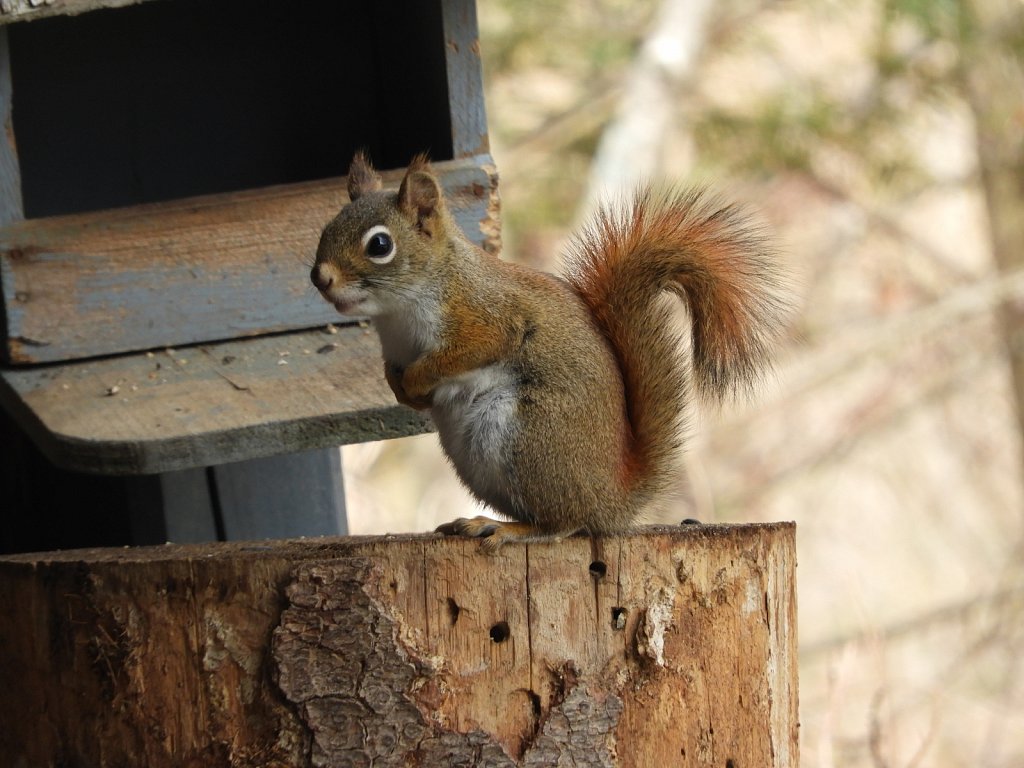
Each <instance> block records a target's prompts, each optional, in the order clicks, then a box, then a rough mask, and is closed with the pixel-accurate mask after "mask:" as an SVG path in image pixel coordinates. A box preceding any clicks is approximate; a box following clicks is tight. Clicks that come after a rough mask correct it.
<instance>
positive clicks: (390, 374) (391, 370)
mask: <svg viewBox="0 0 1024 768" xmlns="http://www.w3.org/2000/svg"><path fill="white" fill-rule="evenodd" d="M384 378H385V379H387V382H388V386H389V387H391V391H392V392H394V393H395V399H396V400H397V401H398V402H400V403H401V404H402V405H407V406H409V407H410V408H415V409H416V410H417V411H425V410H427V409H428V408H430V404H431V398H430V394H429V393H427V394H426V395H422V396H419V397H414V396H412V395H410V394H409V393H408V392H406V390H405V385H404V380H405V369H403V368H401V367H399V366H397V365H392V364H391V363H385V364H384Z"/></svg>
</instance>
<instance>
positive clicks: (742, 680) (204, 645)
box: [0, 523, 799, 768]
mask: <svg viewBox="0 0 1024 768" xmlns="http://www.w3.org/2000/svg"><path fill="white" fill-rule="evenodd" d="M795 565H796V553H795V527H794V526H793V525H792V524H789V523H781V524H770V525H743V526H692V527H689V526H688V527H685V528H677V527H672V528H669V527H659V528H647V529H642V530H640V531H638V532H637V533H635V534H632V535H628V536H621V537H605V538H598V539H589V538H584V537H577V538H571V539H567V540H564V541H560V542H554V543H535V544H530V545H508V546H506V547H504V548H503V549H502V550H500V551H499V552H498V554H497V555H494V556H488V555H486V554H484V553H483V552H482V551H481V549H480V547H479V543H478V542H476V541H474V540H469V539H463V538H440V537H437V536H433V535H427V536H398V537H375V538H345V539H317V540H312V541H308V542H295V541H292V542H265V543H260V544H238V543H236V544H212V545H205V546H198V545H191V546H180V547H179V546H166V547H158V548H139V549H123V550H88V551H78V552H62V553H52V554H36V555H18V556H13V557H4V558H0V600H2V601H3V604H4V605H7V606H8V612H9V613H10V615H12V616H17V617H18V620H17V621H7V622H4V623H3V624H0V648H3V649H4V653H3V654H2V655H0V686H2V689H3V690H4V692H5V693H4V696H3V697H0V750H2V751H3V754H5V755H6V756H8V757H9V759H10V760H11V761H12V762H13V763H14V764H25V765H48V764H51V763H53V762H54V761H55V760H57V759H58V755H59V759H61V760H64V761H65V762H67V761H70V762H75V763H76V764H77V763H81V764H85V765H99V764H127V765H148V766H152V767H153V768H160V766H177V765H200V764H203V765H209V764H218V765H237V766H242V765H256V764H259V765H275V766H308V765H311V764H316V765H349V764H352V765H368V764H370V763H373V764H380V765H407V764H416V765H489V766H500V767H501V768H511V767H512V766H520V765H521V766H527V765H529V766H538V765H563V764H564V765H568V764H579V765H613V764H614V765H619V766H652V765H665V766H669V765H671V766H683V767H684V768H685V767H686V766H703V765H716V766H725V765H734V766H737V767H741V766H758V768H769V767H772V766H774V767H776V768H790V767H791V766H795V765H797V764H798V762H799V759H798V754H797V749H798V747H797V731H798V724H797V680H796V669H797V660H796V603H795V595H794V584H795V582H794V569H795Z"/></svg>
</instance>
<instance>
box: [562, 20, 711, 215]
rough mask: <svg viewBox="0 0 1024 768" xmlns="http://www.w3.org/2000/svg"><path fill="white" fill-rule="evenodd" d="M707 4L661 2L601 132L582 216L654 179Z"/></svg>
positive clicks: (703, 32) (693, 63)
mask: <svg viewBox="0 0 1024 768" xmlns="http://www.w3.org/2000/svg"><path fill="white" fill-rule="evenodd" d="M713 7H714V3H713V2H711V0H664V1H663V2H662V4H661V8H660V9H659V12H658V14H657V16H656V17H655V20H654V23H653V24H652V26H651V31H650V33H649V34H648V36H647V39H646V40H645V41H644V44H643V47H642V48H641V50H640V54H639V55H638V56H637V59H636V61H635V62H634V63H633V67H632V69H631V70H630V73H629V75H628V79H627V81H626V85H625V89H624V91H623V96H622V100H621V101H620V103H619V106H618V108H617V109H616V112H615V117H614V118H613V119H612V122H611V123H609V125H608V126H607V128H605V130H604V132H603V134H602V136H601V141H600V143H599V144H598V148H597V152H596V154H595V155H594V162H593V165H592V166H591V170H590V179H589V182H588V188H587V193H586V194H585V195H584V198H583V200H584V202H583V206H584V210H583V211H582V213H583V214H584V215H586V214H587V213H589V212H591V211H592V210H593V208H594V206H595V204H596V203H597V202H599V200H600V199H607V198H608V197H609V196H618V195H621V194H622V193H623V192H629V191H630V190H631V189H632V188H633V187H634V186H635V185H636V183H637V181H638V180H644V179H647V180H650V179H656V178H658V177H659V176H660V172H661V164H662V155H663V149H664V145H665V139H666V136H667V135H668V134H669V131H670V130H672V129H673V128H674V126H673V125H672V115H673V114H674V102H675V99H676V98H677V96H678V94H679V93H680V91H681V89H682V86H683V85H684V84H685V83H686V82H688V81H689V80H690V78H691V77H692V76H693V74H694V72H695V70H696V67H697V62H698V61H699V60H700V54H701V52H702V51H703V49H704V43H705V41H706V39H707V36H708V31H709V26H710V19H711V9H712V8H713Z"/></svg>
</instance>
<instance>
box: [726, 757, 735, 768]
mask: <svg viewBox="0 0 1024 768" xmlns="http://www.w3.org/2000/svg"><path fill="white" fill-rule="evenodd" d="M725 768H736V761H735V760H733V759H732V758H731V757H730V758H729V759H728V760H726V761H725Z"/></svg>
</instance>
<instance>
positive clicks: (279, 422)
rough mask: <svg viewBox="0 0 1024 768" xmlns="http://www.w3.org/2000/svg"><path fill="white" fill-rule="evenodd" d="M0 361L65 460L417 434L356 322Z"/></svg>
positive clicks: (43, 439) (223, 454)
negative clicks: (57, 360) (42, 360)
mask: <svg viewBox="0 0 1024 768" xmlns="http://www.w3.org/2000/svg"><path fill="white" fill-rule="evenodd" d="M326 327H327V326H325V327H324V328H321V329H313V330H306V331H302V332H296V333H285V334H277V335H271V336H261V337H257V338H252V339H244V340H238V341H230V342H225V343H214V344H202V345H196V346H190V347H180V348H165V349H162V350H158V351H152V352H142V353H137V354H132V355H122V356H117V357H108V358H100V359H95V360H86V361H80V362H72V363H63V364H56V365H50V366H34V367H31V368H6V369H0V403H2V405H3V406H4V407H5V408H6V409H7V410H8V411H9V412H10V413H11V414H13V415H14V417H15V418H16V419H17V420H18V421H19V423H20V424H21V425H22V427H23V428H25V429H26V430H27V431H28V432H29V433H30V434H31V435H32V437H33V439H34V441H35V442H36V444H37V445H39V446H40V448H41V449H42V450H43V452H44V453H45V454H46V455H47V456H48V457H49V458H50V459H51V460H52V461H53V462H54V463H55V464H57V465H58V466H61V467H64V468H67V469H74V470H80V471H85V472H96V473H103V474H122V475H124V474H149V473H157V472H167V471H171V470H176V469H185V468H188V467H195V466H203V465H207V464H222V463H225V462H231V461H238V460H242V459H251V458H258V457H263V456H271V455H276V454H282V453H291V452H295V451H306V450H311V449H313V448H325V447H328V446H337V445H342V444H346V443H355V442H362V441H366V440H380V439H385V438H389V437H401V436H404V435H411V434H418V433H421V432H425V431H428V430H430V429H431V422H430V420H429V417H427V416H424V415H423V414H422V413H420V412H416V411H413V410H412V409H409V408H406V407H404V406H400V405H398V404H397V403H396V402H395V398H394V395H393V394H392V392H391V390H390V389H389V388H388V386H387V383H386V382H385V381H384V374H383V362H382V361H381V354H380V345H379V342H378V340H377V335H376V333H375V332H374V331H373V330H372V329H370V328H368V327H360V326H359V325H353V326H347V327H341V328H335V329H334V330H335V332H334V333H328V332H326V330H325V328H326Z"/></svg>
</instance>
